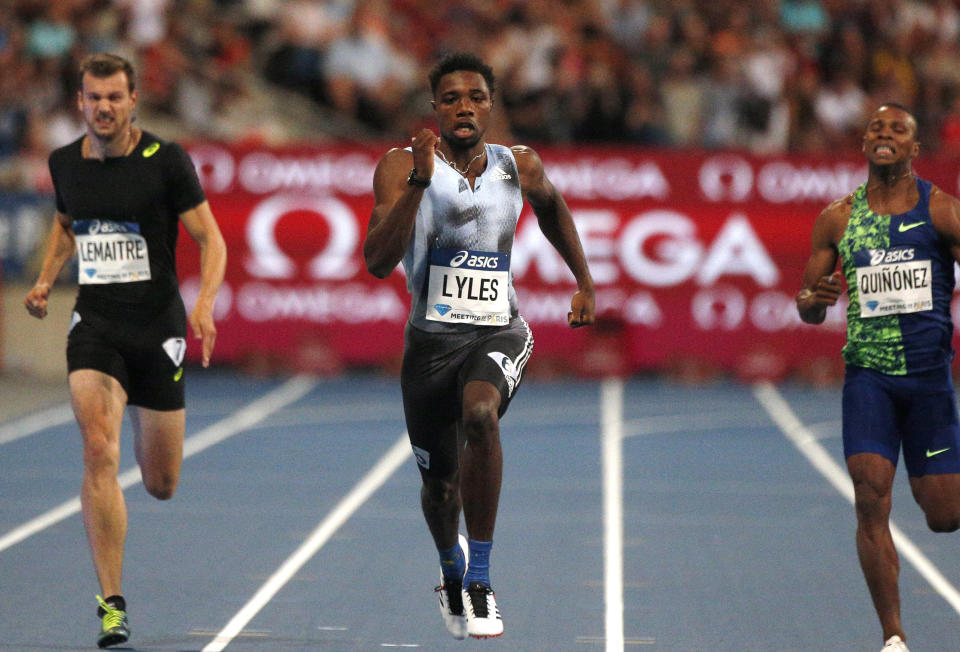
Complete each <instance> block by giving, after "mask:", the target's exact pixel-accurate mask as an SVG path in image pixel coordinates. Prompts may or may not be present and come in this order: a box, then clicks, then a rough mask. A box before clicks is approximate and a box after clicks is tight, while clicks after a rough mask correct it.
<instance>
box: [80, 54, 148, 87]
mask: <svg viewBox="0 0 960 652" xmlns="http://www.w3.org/2000/svg"><path fill="white" fill-rule="evenodd" d="M78 72H79V73H80V78H79V80H78V81H79V82H80V88H83V76H84V75H85V74H86V73H90V74H91V75H93V76H94V77H96V78H98V79H106V78H107V77H112V76H113V75H115V74H116V73H118V72H122V73H124V74H126V76H127V90H128V91H129V92H130V93H132V92H133V91H135V90H136V88H137V80H136V75H135V74H134V72H133V64H131V63H130V62H129V61H127V60H126V59H124V58H123V57H120V56H117V55H115V54H108V53H106V52H98V53H96V54H91V55H89V56H86V57H84V58H83V61H81V62H80V65H79V66H78Z"/></svg>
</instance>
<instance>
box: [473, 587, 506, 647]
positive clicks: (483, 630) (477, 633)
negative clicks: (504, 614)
mask: <svg viewBox="0 0 960 652" xmlns="http://www.w3.org/2000/svg"><path fill="white" fill-rule="evenodd" d="M463 610H464V612H465V613H466V616H467V634H469V635H470V636H472V637H473V638H492V637H494V636H500V635H501V634H503V620H502V619H501V618H500V610H499V609H497V597H496V596H495V595H494V594H493V589H491V588H490V587H489V586H487V585H486V584H481V583H480V582H470V586H468V587H466V588H464V589H463Z"/></svg>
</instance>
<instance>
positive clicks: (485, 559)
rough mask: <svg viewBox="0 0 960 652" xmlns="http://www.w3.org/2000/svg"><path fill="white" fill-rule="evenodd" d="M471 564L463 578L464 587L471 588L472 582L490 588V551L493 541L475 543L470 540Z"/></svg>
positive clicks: (468, 565)
mask: <svg viewBox="0 0 960 652" xmlns="http://www.w3.org/2000/svg"><path fill="white" fill-rule="evenodd" d="M467 543H468V544H469V548H470V563H469V564H467V574H466V575H465V576H464V578H463V585H464V586H465V587H466V586H470V582H480V583H482V584H486V585H487V586H490V549H491V548H493V541H474V540H473V539H469V540H468V542H467Z"/></svg>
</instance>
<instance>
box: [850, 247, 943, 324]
mask: <svg viewBox="0 0 960 652" xmlns="http://www.w3.org/2000/svg"><path fill="white" fill-rule="evenodd" d="M866 253H868V254H869V262H868V264H864V265H858V266H857V291H858V293H859V295H860V316H861V317H881V316H883V315H898V314H906V313H911V312H920V311H923V310H931V309H933V288H932V285H931V282H932V274H931V271H932V266H931V263H930V260H929V259H926V260H914V249H913V248H912V247H898V248H894V249H871V250H869V251H868V252H866Z"/></svg>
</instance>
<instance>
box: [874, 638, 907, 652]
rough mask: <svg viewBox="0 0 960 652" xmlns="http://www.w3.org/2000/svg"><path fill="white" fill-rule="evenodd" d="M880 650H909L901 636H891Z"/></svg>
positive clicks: (904, 651)
mask: <svg viewBox="0 0 960 652" xmlns="http://www.w3.org/2000/svg"><path fill="white" fill-rule="evenodd" d="M880 652H910V650H908V649H907V644H906V643H904V642H903V639H902V638H900V637H899V636H891V637H890V638H888V639H887V642H886V643H884V644H883V649H882V650H880Z"/></svg>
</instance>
